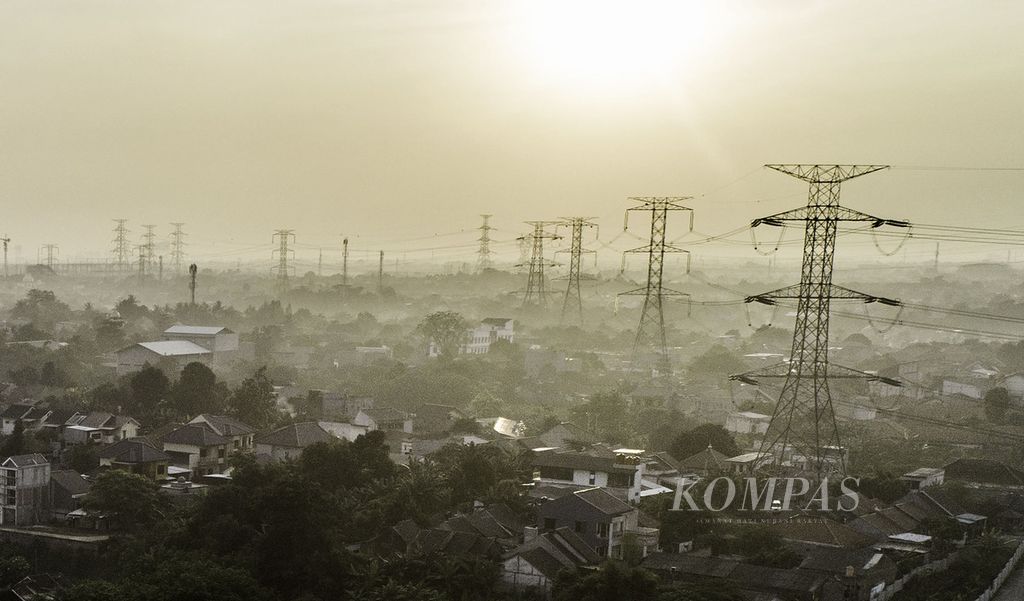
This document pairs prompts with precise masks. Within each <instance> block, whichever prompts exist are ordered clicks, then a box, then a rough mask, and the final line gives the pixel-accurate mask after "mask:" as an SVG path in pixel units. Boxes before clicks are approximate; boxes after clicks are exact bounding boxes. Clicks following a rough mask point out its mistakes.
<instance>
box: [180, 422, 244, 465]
mask: <svg viewBox="0 0 1024 601" xmlns="http://www.w3.org/2000/svg"><path fill="white" fill-rule="evenodd" d="M163 450H164V452H165V453H167V455H169V456H170V458H171V464H172V465H175V466H179V467H183V468H187V469H189V470H191V471H192V474H193V476H195V477H198V476H204V475H206V474H219V473H223V472H224V470H225V469H226V468H227V467H228V462H227V460H228V456H229V455H231V454H232V453H233V452H234V447H233V445H232V444H231V441H230V440H229V439H228V438H226V437H224V436H221V435H220V434H217V432H216V431H214V429H213V428H211V427H210V425H209V424H207V423H205V422H202V423H198V424H185V425H184V426H180V427H178V428H176V429H174V430H172V431H171V432H169V433H168V434H166V435H165V436H164V437H163Z"/></svg>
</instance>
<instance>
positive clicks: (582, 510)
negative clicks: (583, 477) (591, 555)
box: [537, 488, 658, 559]
mask: <svg viewBox="0 0 1024 601" xmlns="http://www.w3.org/2000/svg"><path fill="white" fill-rule="evenodd" d="M639 514H640V512H639V510H638V509H636V508H635V507H631V506H630V505H628V504H626V503H624V502H623V501H622V500H620V499H618V498H617V497H615V496H614V495H612V494H611V493H609V492H608V491H607V490H604V489H602V488H586V489H583V490H578V491H575V492H572V493H570V494H567V495H564V496H562V497H559V498H557V499H552V500H550V501H548V502H546V503H543V504H541V505H540V506H539V507H538V508H537V523H538V524H540V525H541V527H542V529H543V531H545V532H550V531H553V530H557V529H559V528H570V529H571V530H572V531H573V532H574V533H576V534H577V535H578V536H579V537H580V538H582V539H583V540H584V541H585V542H586V543H587V544H588V545H590V547H591V548H593V549H594V550H595V551H596V552H597V554H598V555H600V556H601V557H611V558H616V559H621V558H622V557H623V544H624V543H625V542H626V541H627V540H629V537H632V538H633V540H634V541H636V544H637V545H638V549H637V550H638V551H639V552H640V554H641V555H642V556H646V555H647V554H648V553H649V552H653V551H654V550H656V549H657V547H658V543H657V541H658V530H657V529H654V528H644V527H642V526H640V525H639ZM627 535H628V536H627Z"/></svg>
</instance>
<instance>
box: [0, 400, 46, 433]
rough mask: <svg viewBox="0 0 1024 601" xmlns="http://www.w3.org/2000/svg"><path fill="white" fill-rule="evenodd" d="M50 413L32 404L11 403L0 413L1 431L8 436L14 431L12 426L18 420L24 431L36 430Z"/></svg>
mask: <svg viewBox="0 0 1024 601" xmlns="http://www.w3.org/2000/svg"><path fill="white" fill-rule="evenodd" d="M49 414H50V411H49V410H48V409H43V408H41V407H36V406H34V405H11V406H9V407H7V409H4V412H3V413H0V420H2V424H3V433H4V435H5V436H9V435H10V434H12V433H13V432H14V426H15V425H16V424H17V423H18V422H19V421H20V422H21V425H22V427H23V428H24V429H25V431H26V432H28V431H32V430H38V429H39V428H41V427H42V424H43V421H45V420H46V417H47V416H48V415H49Z"/></svg>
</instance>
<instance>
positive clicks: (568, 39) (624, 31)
mask: <svg viewBox="0 0 1024 601" xmlns="http://www.w3.org/2000/svg"><path fill="white" fill-rule="evenodd" d="M711 4H712V3H707V2H690V1H686V0H633V1H621V0H538V1H533V0H526V1H524V2H517V3H516V4H515V6H516V11H517V14H516V15H515V18H514V19H513V23H514V25H513V27H514V35H513V40H512V43H513V44H515V45H516V47H517V50H518V51H519V52H520V53H522V54H523V55H524V59H525V62H526V68H528V69H529V70H530V71H532V72H535V73H538V74H541V75H543V76H545V77H547V78H549V79H552V80H554V81H557V82H561V83H563V84H565V85H568V86H577V87H584V88H590V89H593V88H614V87H617V86H629V85H638V84H643V83H655V82H657V81H658V80H664V79H674V78H678V77H679V76H681V75H684V74H685V73H686V72H687V71H688V70H690V69H692V68H694V67H696V66H698V65H697V63H698V59H699V58H700V57H701V56H702V55H704V54H706V53H707V51H708V47H707V46H708V43H709V41H710V38H711V36H710V35H709V32H710V31H711V26H712V23H711V18H710V16H711V15H710V9H709V6H711Z"/></svg>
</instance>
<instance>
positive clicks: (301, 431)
mask: <svg viewBox="0 0 1024 601" xmlns="http://www.w3.org/2000/svg"><path fill="white" fill-rule="evenodd" d="M332 440H338V439H337V438H335V437H334V436H333V435H332V434H330V433H328V432H327V430H324V429H323V428H321V427H320V424H318V423H316V422H302V423H299V424H289V425H287V426H283V427H281V428H278V429H277V430H274V431H273V432H268V433H266V434H264V435H262V436H257V437H256V443H257V444H265V445H271V446H275V447H291V448H295V449H304V448H306V447H308V446H310V445H312V444H315V443H318V442H330V441H332Z"/></svg>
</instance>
